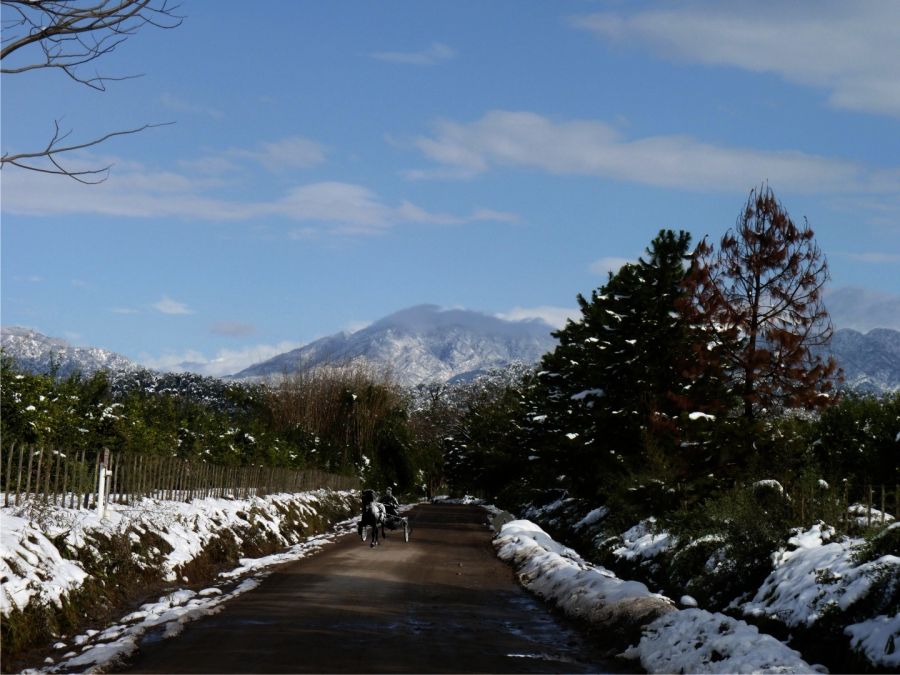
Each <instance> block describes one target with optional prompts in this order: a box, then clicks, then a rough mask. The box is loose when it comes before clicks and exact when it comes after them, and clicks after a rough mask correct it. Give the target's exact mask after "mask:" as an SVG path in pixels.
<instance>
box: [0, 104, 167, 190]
mask: <svg viewBox="0 0 900 675" xmlns="http://www.w3.org/2000/svg"><path fill="white" fill-rule="evenodd" d="M169 124H174V122H163V123H161V124H145V125H143V126H141V127H138V128H136V129H126V130H125V131H111V132H110V133H108V134H104V135H103V136H100V137H99V138H95V139H93V140H90V141H85V142H84V143H77V144H74V145H62V144H61V143H62V141H64V140H65V139H66V138H67V137H68V136H69V134H71V133H72V132H71V131H67V132H65V133H61V132H60V128H59V121H58V120H56V121H54V122H53V125H54V129H55V131H54V133H53V137H52V138H51V139H50V141H49V142H48V143H47V145H46V147H44V148H43V149H42V150H38V151H36V152H20V153H17V154H14V155H8V154H4V155H3V157H2V158H0V164H2V166H6V165H7V164H10V165H12V166H17V167H19V168H21V169H28V170H29V171H37V172H39V173H50V174H56V175H61V176H69V177H70V178H74V179H75V180H77V181H78V182H79V183H86V184H96V183H102V182H103V181H104V180H106V178H107V176H108V175H109V170H110V168H112V165H111V164H108V165H107V166H104V167H101V168H99V169H82V170H73V169H68V168H66V167H64V166H63V165H62V164H61V163H60V160H59V157H58V155H61V154H63V153H66V152H72V151H74V150H83V149H84V148H90V147H92V146H95V145H99V144H100V143H103V142H104V141H106V140H109V139H110V138H113V137H115V136H127V135H129V134H136V133H139V132H141V131H143V130H144V129H151V128H153V127H162V126H167V125H169ZM35 159H45V160H47V161H49V162H50V164H52V166H53V167H54V168H52V169H51V168H46V167H42V166H38V165H36V164H33V163H32V162H31V161H30V160H35ZM82 176H102V178H99V179H97V180H89V179H85V178H82Z"/></svg>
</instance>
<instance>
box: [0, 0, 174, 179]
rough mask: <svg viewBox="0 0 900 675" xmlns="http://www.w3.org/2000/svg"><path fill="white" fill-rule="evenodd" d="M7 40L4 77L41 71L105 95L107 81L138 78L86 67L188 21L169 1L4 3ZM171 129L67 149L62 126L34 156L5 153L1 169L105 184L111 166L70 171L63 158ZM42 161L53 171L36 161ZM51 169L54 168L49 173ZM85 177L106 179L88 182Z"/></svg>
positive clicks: (1, 50)
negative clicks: (145, 34)
mask: <svg viewBox="0 0 900 675" xmlns="http://www.w3.org/2000/svg"><path fill="white" fill-rule="evenodd" d="M2 4H3V10H4V13H3V37H2V41H0V73H2V74H4V75H20V74H23V73H28V72H32V71H35V70H41V69H56V70H61V71H62V72H64V73H65V74H66V75H67V76H68V77H69V78H71V79H72V80H73V81H75V82H77V83H78V84H83V85H85V86H87V87H90V88H92V89H95V90H97V91H106V86H107V83H108V82H117V81H121V80H128V79H132V78H135V77H140V74H137V75H103V74H100V73H99V72H96V71H90V73H87V72H84V70H83V68H84V67H85V66H87V65H88V64H90V63H92V62H93V61H96V60H97V59H100V58H102V57H104V56H106V55H108V54H110V53H112V52H114V51H115V50H116V49H117V48H118V47H119V46H120V45H121V44H122V43H123V42H125V41H126V40H127V39H128V38H129V37H131V36H133V35H135V34H136V33H137V32H138V31H139V30H140V29H141V28H143V27H144V26H148V25H149V26H153V27H156V28H164V29H170V28H176V27H178V26H180V25H181V23H182V21H183V20H184V17H182V16H179V15H178V14H177V11H178V9H179V7H180V6H179V5H177V4H173V3H172V2H170V0H80V1H79V0H74V1H73V0H2ZM166 124H171V122H167V123H164V124H144V125H143V126H141V127H137V128H134V129H126V130H123V131H114V132H110V133H108V134H105V135H103V136H100V137H98V138H94V139H92V140H88V141H83V142H81V143H74V144H70V145H65V144H63V143H62V141H64V139H65V138H66V137H68V136H69V134H70V133H71V132H66V133H63V134H61V133H60V128H59V121H58V120H56V121H54V133H53V136H52V137H51V139H50V140H49V142H48V143H47V145H46V146H45V147H44V148H43V149H42V150H39V151H35V152H19V153H8V152H5V151H4V153H3V155H2V157H0V168H3V167H5V166H6V165H7V164H9V165H11V166H17V167H20V168H23V169H28V170H31V171H38V172H40V173H50V174H58V175H64V176H69V177H70V178H74V179H75V180H79V182H83V183H98V182H102V181H103V180H105V178H106V176H107V175H108V173H109V169H110V167H109V166H105V167H101V168H97V169H88V170H70V169H68V168H66V167H65V165H64V164H63V163H62V162H61V161H60V157H59V155H61V154H64V153H67V152H72V151H76V150H81V149H84V148H89V147H92V146H95V145H99V144H100V143H103V142H104V141H106V140H108V139H110V138H113V137H115V136H126V135H130V134H135V133H138V132H140V131H143V130H144V129H149V128H153V127H158V126H165V125H166ZM37 159H43V160H46V161H47V162H48V163H49V166H46V165H45V166H41V165H39V164H37V163H35V162H34V161H32V160H37ZM51 167H52V168H51ZM84 176H102V177H101V178H99V179H98V180H89V179H85V178H83V177H84Z"/></svg>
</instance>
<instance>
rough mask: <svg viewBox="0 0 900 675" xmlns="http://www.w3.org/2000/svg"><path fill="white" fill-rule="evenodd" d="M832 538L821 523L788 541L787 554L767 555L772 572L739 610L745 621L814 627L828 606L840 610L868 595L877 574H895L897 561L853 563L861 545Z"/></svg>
mask: <svg viewBox="0 0 900 675" xmlns="http://www.w3.org/2000/svg"><path fill="white" fill-rule="evenodd" d="M832 537H834V530H833V528H830V527H827V526H825V525H823V524H822V523H818V524H816V525H814V526H813V527H812V528H810V529H809V530H807V531H805V532H798V533H797V534H796V535H795V536H793V537H791V538H790V539H789V540H788V544H789V546H791V547H792V548H790V549H781V550H779V551H777V552H776V553H775V554H774V556H773V568H774V569H773V570H772V572H771V574H769V576H768V577H767V578H766V580H765V581H764V582H763V584H762V586H760V588H759V590H758V591H757V593H756V596H755V597H754V598H753V599H752V600H751V601H750V602H748V603H745V604H744V605H743V606H742V610H743V611H744V613H745V614H747V615H748V616H761V615H766V616H769V617H771V618H775V619H779V620H780V621H783V622H784V623H786V624H787V625H789V626H797V625H806V626H811V625H812V624H814V623H815V622H816V621H817V620H818V619H819V618H820V617H821V616H822V614H823V612H825V611H826V610H828V609H829V608H831V607H838V608H839V609H841V610H846V609H847V608H848V607H850V606H851V605H852V604H853V603H854V602H856V601H857V600H859V599H861V598H862V597H864V596H865V595H866V594H868V592H869V590H870V589H871V587H872V584H873V583H874V581H875V579H876V578H877V577H878V576H879V575H881V574H885V573H887V574H894V575H898V574H900V558H898V557H897V556H893V555H885V556H881V557H880V558H878V559H876V560H872V561H869V562H865V563H857V562H856V561H855V559H854V552H855V550H856V549H858V548H859V546H861V545H862V544H863V543H864V542H865V540H863V539H851V538H849V537H841V538H840V539H838V540H836V541H829V540H830V539H831V538H832Z"/></svg>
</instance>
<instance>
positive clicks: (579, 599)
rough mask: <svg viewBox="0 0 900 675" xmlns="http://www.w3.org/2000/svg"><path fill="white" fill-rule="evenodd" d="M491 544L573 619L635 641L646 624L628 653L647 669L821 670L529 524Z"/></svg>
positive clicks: (510, 527) (525, 581) (511, 528)
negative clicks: (682, 606) (678, 604)
mask: <svg viewBox="0 0 900 675" xmlns="http://www.w3.org/2000/svg"><path fill="white" fill-rule="evenodd" d="M643 536H647V535H646V533H645V534H643V535H641V537H638V539H640V538H642V537H643ZM494 546H495V548H496V549H497V555H498V556H499V557H500V558H501V559H502V560H505V561H507V562H510V563H511V564H512V565H513V566H514V568H515V569H516V572H517V575H518V577H519V580H520V582H521V583H522V585H523V586H525V587H526V588H527V589H528V590H530V591H532V592H534V593H536V594H537V595H539V596H541V597H542V598H544V599H545V600H548V601H549V602H552V603H553V604H555V605H557V606H558V607H560V608H561V609H562V610H563V611H564V612H566V614H568V615H569V616H572V617H575V618H578V619H583V620H586V621H588V622H589V623H590V624H591V625H593V626H595V627H597V628H602V629H603V630H604V632H609V631H613V632H619V633H622V634H623V636H627V637H631V636H633V638H634V640H637V639H638V634H639V630H640V629H641V628H643V634H642V635H640V639H639V641H638V642H637V644H636V645H635V646H633V647H631V648H629V649H628V650H627V651H626V652H625V654H624V655H625V656H627V657H629V658H634V659H639V660H640V662H641V665H642V666H643V667H644V668H645V669H646V670H647V671H648V672H661V673H677V672H690V673H745V672H755V673H809V672H817V669H816V668H813V667H811V666H810V665H809V664H807V663H806V662H805V661H804V660H803V659H802V658H801V657H800V655H799V654H798V653H797V652H796V651H794V650H793V649H790V648H789V647H787V645H785V644H783V643H782V642H779V641H778V640H776V639H775V638H773V637H772V636H770V635H764V634H761V633H760V632H759V631H758V629H757V628H756V627H754V626H750V625H748V624H747V623H745V622H743V621H737V620H735V619H732V618H730V617H727V616H725V615H724V614H712V613H710V612H707V611H705V610H700V609H686V610H676V609H675V608H674V606H673V603H672V601H671V600H670V599H669V598H667V597H665V596H663V595H660V594H659V593H651V592H650V590H649V589H648V588H647V587H646V586H645V585H644V584H642V583H640V582H637V581H625V580H622V579H619V578H618V577H616V575H615V574H613V573H612V572H610V571H609V570H607V569H604V568H603V567H596V566H594V565H592V564H590V563H588V562H585V561H584V560H583V559H582V558H581V557H580V556H579V555H578V554H577V553H576V552H575V551H573V550H572V549H570V548H568V547H566V546H563V545H561V544H559V543H557V542H556V541H554V540H553V539H552V538H551V537H550V536H549V535H548V534H547V533H546V532H544V531H543V530H542V529H541V528H540V527H539V526H538V525H535V524H534V523H532V522H531V521H528V520H514V521H511V522H509V523H506V524H505V525H504V526H503V528H502V529H501V530H500V534H498V535H497V537H495V539H494ZM686 604H688V603H686Z"/></svg>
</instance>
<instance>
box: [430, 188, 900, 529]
mask: <svg viewBox="0 0 900 675" xmlns="http://www.w3.org/2000/svg"><path fill="white" fill-rule="evenodd" d="M827 280H828V267H827V262H826V260H825V257H824V255H823V254H822V252H821V250H820V249H819V247H818V246H817V244H816V242H815V237H814V234H813V231H812V229H811V228H810V226H809V224H808V223H805V222H804V223H803V224H802V225H798V224H796V223H795V222H794V221H793V220H792V219H791V217H790V215H789V214H788V213H787V211H786V210H785V208H784V207H783V206H782V204H781V203H780V202H779V201H778V199H777V198H776V196H775V194H774V192H773V191H772V190H771V189H770V188H769V187H768V186H766V185H763V186H761V187H760V188H757V189H754V190H753V191H751V193H750V195H749V198H748V200H747V202H746V204H745V205H744V207H743V209H742V210H741V212H740V213H739V215H738V218H737V220H736V223H735V226H734V227H733V228H731V229H730V230H728V231H727V232H726V233H725V235H724V236H723V237H722V238H721V240H720V242H719V245H718V246H715V245H714V244H713V243H711V242H710V241H709V240H708V239H704V240H703V241H701V242H699V243H698V244H696V245H695V246H693V247H692V244H691V237H690V235H689V234H688V233H687V232H684V231H677V232H676V231H673V230H662V231H660V232H659V234H658V235H657V236H656V237H655V238H654V239H653V240H652V241H651V243H650V245H649V246H648V247H647V249H646V252H645V254H644V255H643V256H642V257H641V258H639V259H638V260H637V261H636V262H634V263H630V264H626V265H625V266H623V267H622V268H621V269H619V270H618V271H617V272H615V273H612V272H611V273H610V275H609V278H608V280H607V281H606V283H605V284H604V285H602V286H601V287H600V288H598V289H597V290H595V291H593V292H592V293H591V295H590V297H584V296H582V295H579V296H578V298H577V299H578V304H579V308H580V317H579V318H577V319H571V320H569V321H568V322H567V324H566V325H565V327H564V328H562V329H561V330H559V331H557V332H556V333H555V334H554V335H555V336H556V338H557V339H558V341H559V344H558V346H557V347H556V349H555V350H554V351H552V352H550V353H548V354H546V355H545V356H544V357H543V359H542V362H541V364H540V367H539V368H538V370H536V371H535V372H529V373H527V374H526V375H525V376H524V377H522V378H520V379H519V381H518V382H517V383H516V384H515V385H513V386H505V387H498V388H495V389H494V390H493V391H486V392H485V393H484V395H483V396H482V397H480V398H476V399H475V400H473V401H472V405H471V406H470V407H469V409H468V410H467V411H466V412H465V413H464V414H463V415H462V416H461V417H460V418H459V419H458V420H457V423H456V426H455V432H454V433H453V434H451V435H450V437H449V438H448V439H447V440H446V443H445V445H446V447H445V467H446V471H447V474H448V480H449V481H450V482H451V484H453V485H454V486H456V487H457V489H459V490H461V491H468V492H472V493H477V494H484V495H486V496H489V497H491V498H492V499H495V500H499V501H501V502H503V501H505V502H507V503H509V504H521V503H523V501H527V499H528V496H529V495H533V494H536V493H539V492H541V491H543V492H547V491H550V490H555V491H557V492H560V491H565V492H566V493H568V494H569V495H572V496H574V497H578V498H582V499H585V500H587V501H589V502H591V503H593V504H595V505H599V504H607V503H609V504H613V503H614V504H616V505H617V506H618V507H619V510H620V511H621V512H623V513H628V514H632V515H642V516H646V515H651V514H655V515H658V514H659V512H665V511H666V510H669V511H672V512H675V511H678V510H682V511H684V510H685V509H690V508H691V506H692V505H696V506H698V507H701V506H702V505H703V504H707V503H708V502H709V500H710V498H711V497H714V496H716V495H721V494H724V493H725V492H727V491H728V490H731V489H734V488H735V487H736V486H738V485H746V484H748V483H752V481H754V480H763V479H778V480H779V481H782V482H784V483H785V484H790V485H798V486H799V485H800V484H803V485H806V486H809V485H812V486H813V487H814V486H816V485H819V484H820V483H825V484H829V483H833V482H835V481H844V480H847V481H850V482H852V483H853V485H855V486H857V487H859V488H862V486H863V485H864V484H866V483H868V482H871V483H875V484H878V483H883V482H885V481H887V482H888V483H890V484H893V483H894V482H895V481H896V479H897V476H898V475H900V473H898V469H900V459H898V458H900V453H898V452H897V449H898V438H897V431H898V429H900V396H897V395H894V396H890V397H884V398H880V399H879V398H870V397H868V398H867V397H859V396H854V395H852V394H846V393H841V392H840V387H839V385H840V381H841V374H840V371H839V369H838V367H837V364H836V363H835V362H834V360H833V359H831V358H829V357H823V355H822V354H823V350H822V347H823V346H825V345H827V343H828V341H829V339H830V337H831V333H832V326H831V322H830V320H829V317H828V314H827V312H826V310H825V307H824V305H823V302H822V293H823V289H824V286H825V283H826V282H827ZM811 513H812V512H811V511H810V515H811ZM623 517H627V516H623ZM632 522H633V521H632Z"/></svg>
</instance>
